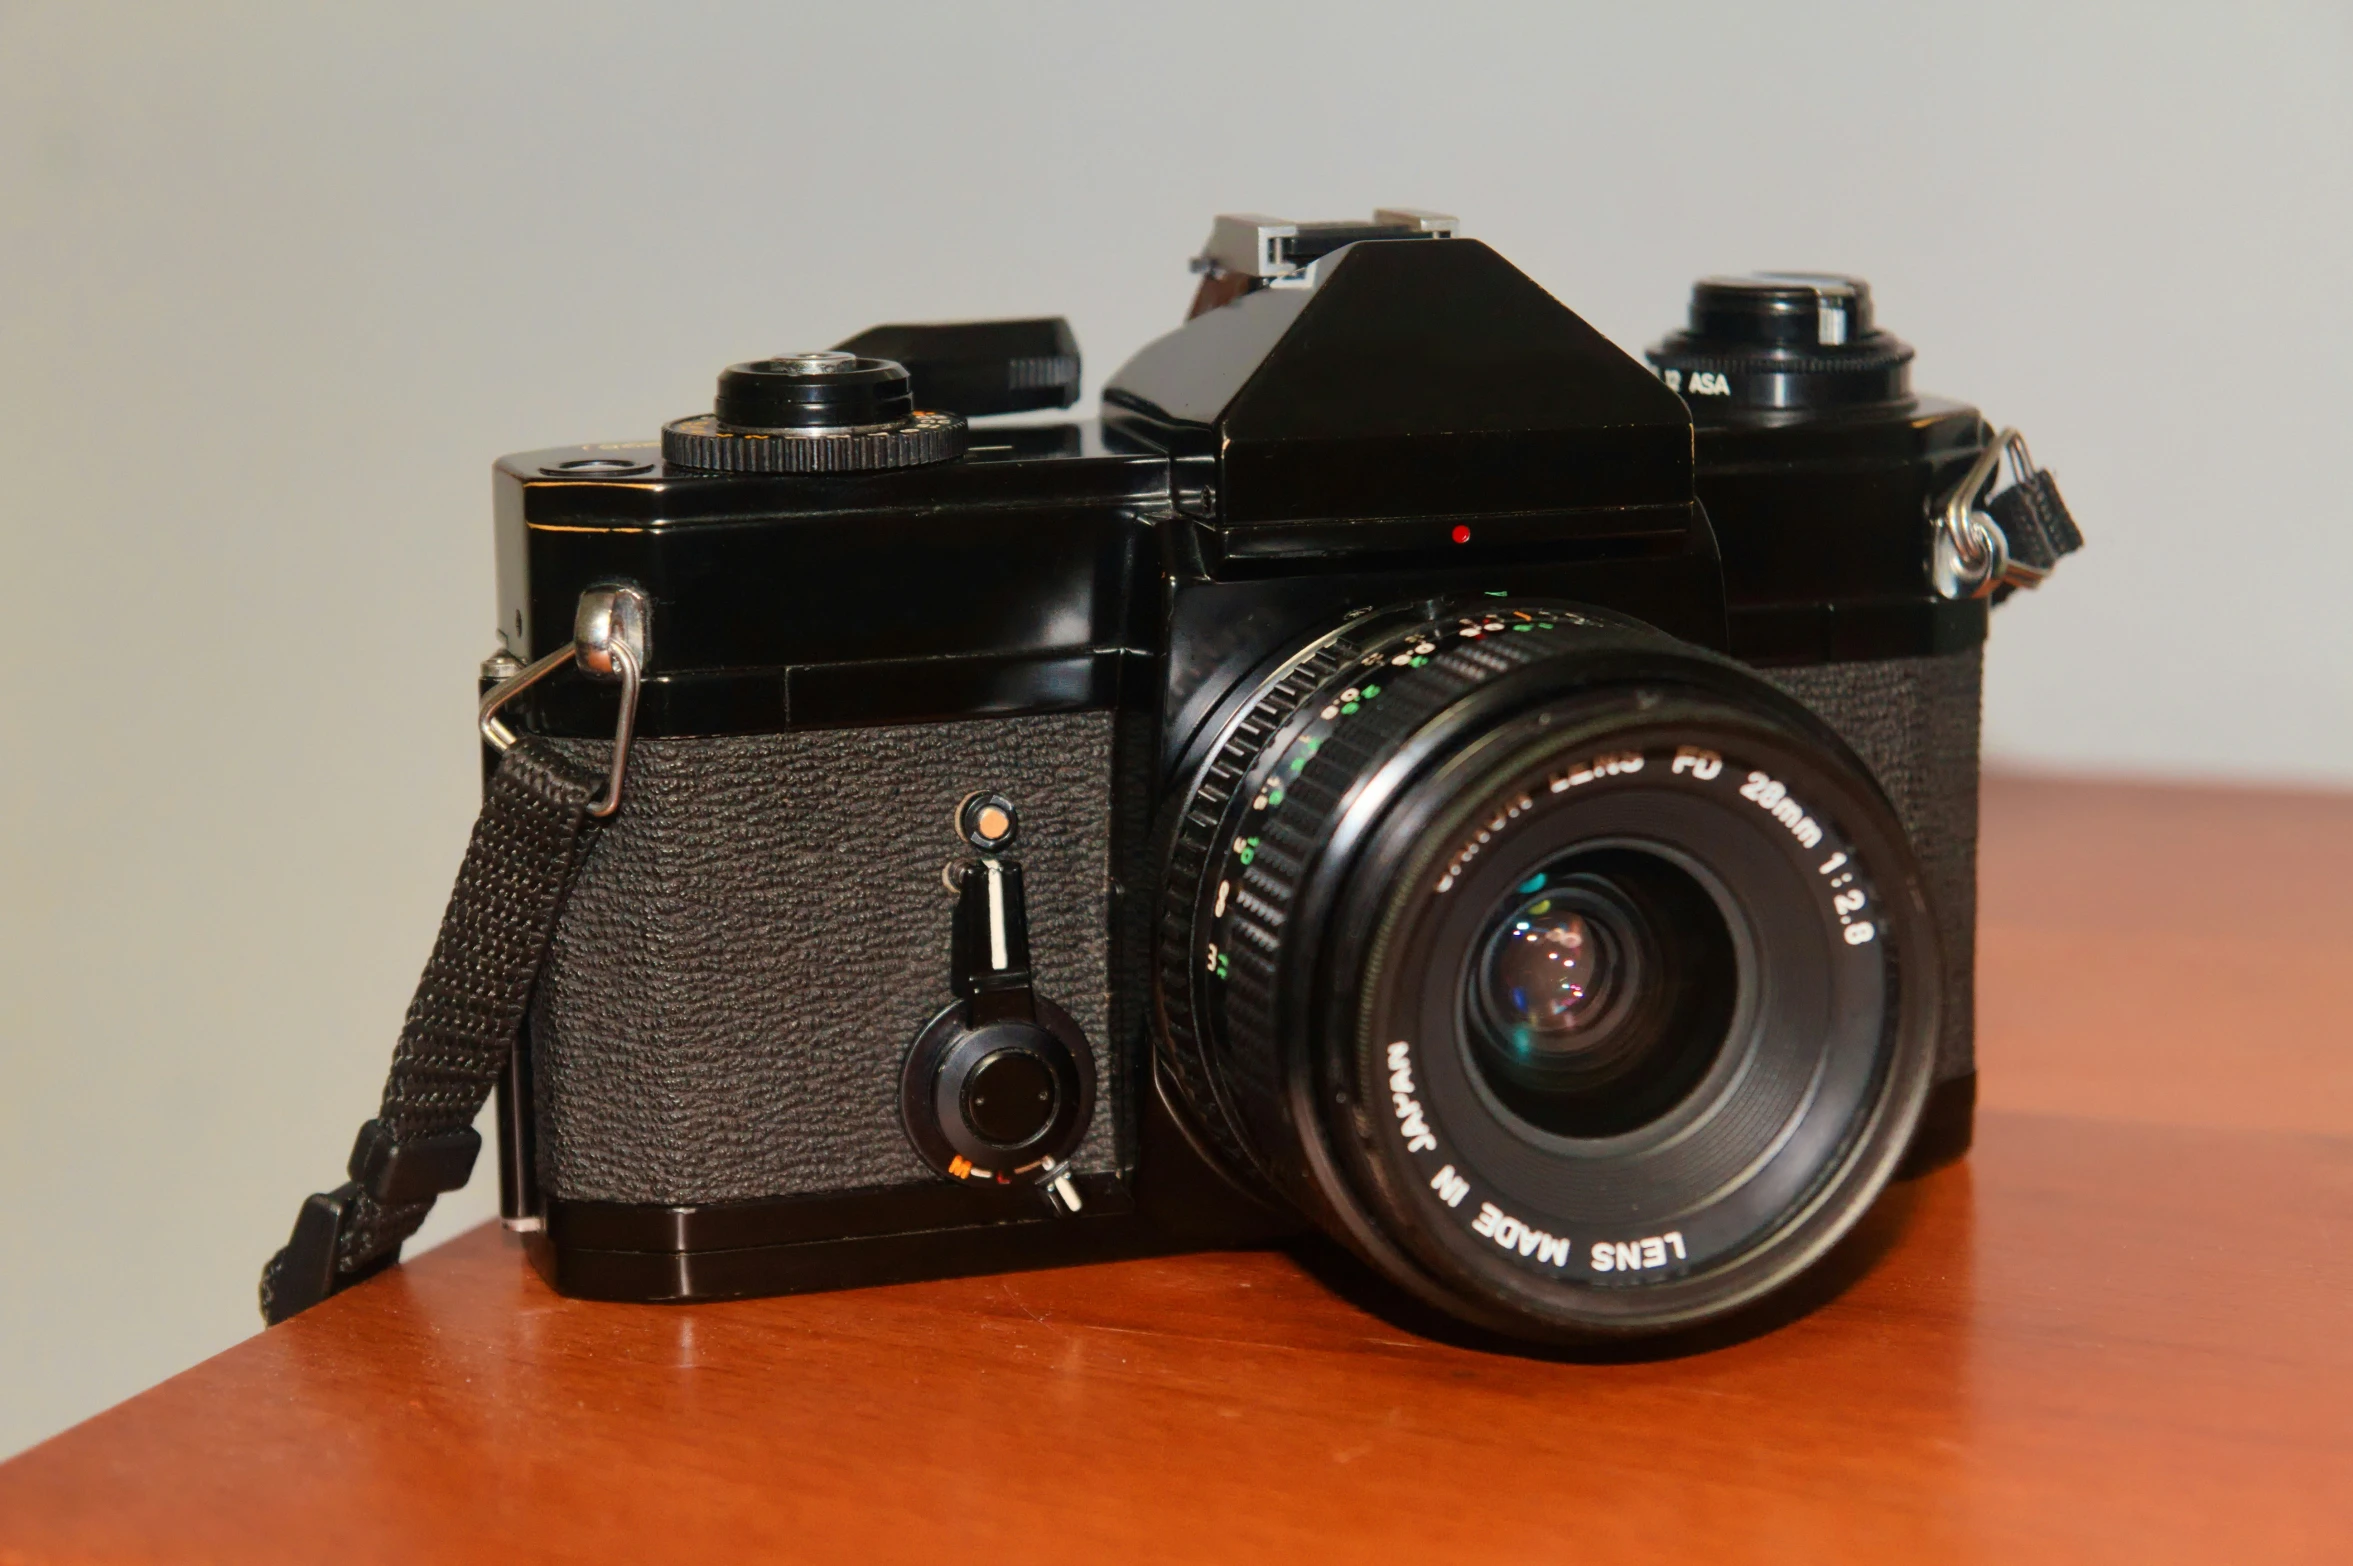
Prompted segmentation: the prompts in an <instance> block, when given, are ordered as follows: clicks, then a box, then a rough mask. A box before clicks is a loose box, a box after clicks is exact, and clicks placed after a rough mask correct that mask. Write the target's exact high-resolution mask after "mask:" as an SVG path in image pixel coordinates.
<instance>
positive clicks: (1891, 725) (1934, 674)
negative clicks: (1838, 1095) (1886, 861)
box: [1758, 647, 1984, 1082]
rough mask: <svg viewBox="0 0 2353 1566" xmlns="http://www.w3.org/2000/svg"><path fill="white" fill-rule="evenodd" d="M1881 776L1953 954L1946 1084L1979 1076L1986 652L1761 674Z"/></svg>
mask: <svg viewBox="0 0 2353 1566" xmlns="http://www.w3.org/2000/svg"><path fill="white" fill-rule="evenodd" d="M1758 672H1759V673H1760V674H1762V675H1763V676H1764V677H1765V678H1766V679H1768V680H1770V681H1772V682H1773V683H1774V684H1775V685H1778V686H1779V687H1781V689H1783V690H1784V691H1787V692H1788V693H1789V694H1790V695H1792V696H1794V697H1796V698H1797V699H1798V700H1799V701H1802V702H1804V703H1805V704H1806V705H1807V706H1808V707H1811V708H1812V709H1813V710H1814V711H1815V712H1816V713H1819V714H1820V715H1821V716H1822V718H1823V719H1824V720H1825V721H1826V722H1828V723H1829V725H1830V726H1831V727H1832V728H1833V729H1836V730H1837V731H1838V733H1839V736H1840V737H1841V738H1843V739H1844V740H1845V741H1846V742H1847V743H1848V744H1849V745H1851V746H1853V747H1854V750H1855V754H1856V755H1858V756H1860V757H1862V758H1863V761H1864V764H1865V765H1867V766H1869V767H1870V768H1871V770H1872V771H1873V772H1874V773H1876V774H1878V777H1879V785H1880V787H1881V788H1882V789H1884V790H1885V791H1886V793H1887V797H1888V800H1889V802H1890V803H1892V804H1893V805H1894V806H1895V813H1896V819H1897V820H1898V821H1900V822H1901V823H1902V824H1903V828H1904V833H1905V835H1906V836H1907V837H1909V838H1910V839H1911V840H1912V851H1913V852H1914V853H1915V854H1917V855H1918V856H1919V859H1920V869H1921V873H1922V875H1923V876H1924V877H1925V878H1926V880H1927V883H1928V901H1929V905H1930V908H1931V911H1932V912H1933V913H1934V914H1935V916H1936V923H1937V933H1938V935H1939V936H1940V937H1941V938H1942V940H1943V942H1944V1037H1943V1039H1942V1040H1941V1041H1940V1046H1939V1049H1938V1052H1937V1063H1936V1067H1937V1069H1936V1075H1937V1080H1938V1081H1940V1082H1941V1081H1946V1080H1949V1079H1951V1078H1953V1077H1958V1076H1964V1075H1966V1074H1968V1073H1969V1072H1971V1071H1974V1070H1975V1069H1976V1068H1977V1047H1976V1016H1975V1012H1976V982H1975V975H1976V971H1977V738H1978V714H1979V708H1980V702H1981V699H1982V695H1983V683H1984V682H1983V675H1984V649H1982V648H1978V647H1972V648H1970V649H1969V650H1967V651H1966V652H1957V653H1946V654H1942V655H1940V656H1937V657H1930V658H1884V659H1877V660H1871V661H1866V662H1859V663H1825V664H1815V665H1811V666H1808V667H1804V668H1788V669H1761V670H1759V671H1758Z"/></svg>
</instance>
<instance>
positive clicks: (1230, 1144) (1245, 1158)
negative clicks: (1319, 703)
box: [1159, 637, 1358, 1169]
mask: <svg viewBox="0 0 2353 1566" xmlns="http://www.w3.org/2000/svg"><path fill="white" fill-rule="evenodd" d="M1357 657H1358V648H1357V647H1356V646H1355V645H1354V644H1353V643H1351V642H1349V641H1348V640H1346V639H1345V638H1342V637H1334V638H1332V639H1331V640H1329V641H1327V642H1325V643H1324V644H1323V645H1322V646H1321V647H1319V648H1317V649H1316V650H1315V651H1314V652H1313V653H1311V654H1310V655H1309V656H1307V657H1306V658H1303V659H1301V660H1299V661H1298V662H1297V663H1295V664H1293V665H1292V666H1291V667H1290V668H1289V669H1287V670H1286V671H1284V672H1283V673H1282V674H1281V675H1280V676H1279V677H1278V678H1276V679H1275V680H1274V681H1273V683H1271V684H1270V685H1268V686H1267V687H1266V688H1265V689H1264V690H1263V691H1261V692H1260V693H1259V696H1258V699H1257V700H1256V701H1255V702H1253V703H1252V704H1251V706H1250V709H1249V711H1248V712H1247V713H1245V714H1244V715H1243V717H1242V719H1241V721H1240V722H1238V723H1236V724H1235V725H1234V726H1233V728H1232V729H1231V730H1230V731H1229V732H1228V733H1227V735H1226V738H1225V740H1224V742H1223V743H1222V744H1221V745H1219V747H1218V749H1217V753H1216V755H1215V756H1213V757H1212V758H1211V760H1210V763H1209V765H1208V766H1207V767H1206V768H1204V769H1203V770H1202V773H1201V776H1200V777H1199V779H1198V780H1197V781H1196V782H1195V784H1194V786H1193V791H1192V794H1191V796H1190V797H1189V798H1188V799H1187V801H1186V804H1185V813H1184V815H1183V817H1182V818H1181V819H1180V820H1179V821H1178V823H1177V831H1176V841H1175V844H1174V846H1173V848H1172V849H1171V851H1170V855H1169V867H1168V875H1167V877H1166V878H1165V880H1164V882H1163V891H1162V905H1161V907H1162V917H1161V921H1160V932H1161V933H1160V985H1159V991H1160V1008H1161V1029H1162V1033H1163V1035H1164V1037H1165V1039H1166V1042H1167V1045H1168V1047H1167V1048H1166V1049H1165V1050H1163V1051H1162V1059H1163V1060H1165V1061H1166V1062H1167V1064H1168V1067H1169V1071H1170V1073H1171V1074H1172V1075H1173V1076H1174V1077H1175V1078H1176V1081H1177V1087H1178V1089H1179V1091H1180V1092H1182V1093H1183V1095H1184V1097H1185V1100H1186V1102H1187V1103H1188V1104H1189V1105H1191V1107H1192V1109H1193V1118H1194V1120H1195V1121H1197V1122H1198V1123H1199V1125H1200V1128H1201V1130H1202V1131H1203V1132H1204V1133H1205V1134H1206V1135H1207V1136H1208V1137H1209V1139H1210V1141H1211V1142H1212V1143H1213V1144H1215V1146H1216V1150H1217V1151H1218V1153H1219V1154H1221V1155H1222V1156H1224V1157H1225V1158H1227V1159H1228V1160H1230V1161H1232V1162H1234V1163H1235V1164H1236V1165H1237V1166H1238V1167H1241V1168H1245V1169H1246V1168H1250V1167H1253V1166H1254V1165H1255V1163H1256V1160H1255V1159H1254V1158H1253V1157H1252V1156H1251V1155H1250V1154H1249V1153H1248V1152H1247V1151H1246V1150H1245V1148H1244V1146H1243V1144H1242V1140H1241V1131H1240V1128H1239V1126H1238V1125H1237V1124H1236V1117H1235V1116H1234V1115H1233V1112H1232V1110H1231V1109H1230V1107H1229V1106H1228V1105H1227V1104H1226V1103H1225V1099H1224V1095H1223V1094H1222V1093H1220V1092H1219V1091H1218V1089H1217V1087H1216V1084H1215V1081H1214V1077H1215V1073H1213V1072H1211V1071H1210V1070H1209V1069H1208V1066H1207V1062H1206V1061H1205V1059H1204V1058H1203V1042H1202V1035H1201V1029H1200V1026H1199V1021H1200V1019H1199V1016H1198V1014H1197V1013H1196V1011H1195V1008H1194V1004H1193V1000H1194V986H1195V985H1196V984H1197V983H1198V982H1199V979H1200V970H1199V966H1198V964H1199V959H1198V956H1197V954H1196V946H1195V943H1194V938H1193V937H1194V931H1193V922H1194V912H1195V910H1196V908H1197V907H1198V906H1199V903H1200V897H1201V884H1202V875H1203V872H1204V871H1205V870H1206V869H1207V868H1208V867H1209V866H1210V865H1211V864H1212V863H1214V862H1215V859H1216V848H1217V843H1218V839H1219V837H1220V835H1221V833H1222V832H1223V830H1224V827H1225V820H1226V816H1227V813H1228V807H1229V806H1230V805H1231V804H1232V803H1233V797H1234V790H1235V789H1236V788H1237V787H1238V786H1239V785H1240V783H1241V781H1242V779H1243V777H1244V775H1245V774H1247V773H1248V772H1249V770H1250V768H1251V766H1252V765H1253V764H1254V763H1255V762H1256V761H1257V759H1258V755H1259V752H1260V751H1261V750H1263V749H1264V748H1265V745H1266V742H1267V740H1269V739H1270V738H1272V737H1273V736H1274V734H1275V733H1276V731H1278V730H1279V729H1281V728H1282V726H1283V725H1284V724H1285V723H1287V722H1288V721H1290V718H1291V716H1292V714H1294V713H1296V712H1297V711H1298V710H1299V707H1300V704H1301V703H1303V702H1304V701H1306V700H1307V698H1308V697H1309V696H1311V695H1313V694H1314V693H1315V692H1316V690H1317V689H1318V688H1319V687H1321V686H1322V685H1323V683H1324V682H1325V680H1327V679H1328V678H1330V677H1331V676H1332V675H1333V674H1335V673H1337V672H1338V671H1340V670H1341V669H1343V668H1345V667H1347V666H1348V665H1350V664H1352V663H1354V662H1355V661H1356V659H1357Z"/></svg>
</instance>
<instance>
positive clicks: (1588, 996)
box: [1485, 897, 1616, 1043]
mask: <svg viewBox="0 0 2353 1566" xmlns="http://www.w3.org/2000/svg"><path fill="white" fill-rule="evenodd" d="M1485 974H1486V982H1487V985H1488V990H1489V993H1488V997H1487V1000H1488V1005H1489V1006H1490V1007H1492V1008H1493V1010H1494V1012H1495V1014H1496V1016H1497V1017H1498V1018H1500V1019H1502V1020H1503V1021H1504V1022H1505V1024H1506V1026H1508V1027H1511V1028H1513V1029H1524V1030H1526V1031H1527V1032H1528V1033H1529V1034H1530V1035H1542V1036H1543V1038H1544V1040H1545V1041H1546V1042H1547V1043H1550V1042H1552V1041H1553V1040H1555V1039H1557V1038H1559V1037H1560V1036H1562V1035H1565V1034H1570V1033H1574V1032H1576V1031H1577V1030H1578V1029H1580V1028H1583V1027H1585V1026H1586V1025H1587V1024H1589V1023H1590V1022H1592V1021H1593V1019H1594V1018H1595V1017H1596V1016H1597V1015H1599V1013H1600V1012H1601V1010H1602V1009H1603V1005H1604V998H1605V996H1606V993H1607V991H1608V989H1609V987H1610V983H1611V981H1612V980H1613V979H1614V978H1615V977H1616V973H1615V970H1614V967H1613V963H1612V958H1611V954H1610V952H1609V951H1608V949H1607V948H1606V947H1605V946H1604V944H1603V942H1602V937H1601V934H1600V932H1599V931H1598V930H1597V929H1596V928H1595V927H1594V926H1593V925H1591V924H1590V923H1588V922H1587V920H1586V918H1585V916H1584V915H1583V914H1581V913H1577V912H1575V911H1574V910H1572V909H1568V908H1564V907H1562V906H1560V905H1559V904H1558V903H1556V902H1555V901H1554V900H1553V899H1552V898H1549V897H1541V898H1538V899H1536V900H1535V901H1534V902H1532V903H1530V904H1529V905H1528V906H1527V907H1525V908H1524V909H1522V910H1521V911H1520V913H1519V914H1518V916H1517V917H1515V918H1512V919H1511V920H1509V921H1508V922H1507V923H1506V924H1505V925H1504V927H1503V929H1502V930H1500V931H1498V932H1497V934H1496V936H1495V949H1494V950H1493V951H1492V952H1490V953H1489V954H1488V958H1487V962H1486V964H1485ZM1529 1042H1534V1040H1533V1038H1531V1040H1530V1041H1529Z"/></svg>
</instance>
